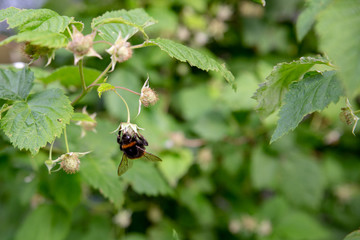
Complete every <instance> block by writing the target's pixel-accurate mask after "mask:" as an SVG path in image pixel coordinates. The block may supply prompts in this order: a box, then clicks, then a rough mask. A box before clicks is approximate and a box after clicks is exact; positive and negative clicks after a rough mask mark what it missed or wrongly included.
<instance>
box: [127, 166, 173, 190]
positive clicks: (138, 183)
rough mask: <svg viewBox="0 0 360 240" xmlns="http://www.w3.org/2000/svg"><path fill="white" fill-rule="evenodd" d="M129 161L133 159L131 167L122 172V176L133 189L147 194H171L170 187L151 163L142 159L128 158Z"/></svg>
mask: <svg viewBox="0 0 360 240" xmlns="http://www.w3.org/2000/svg"><path fill="white" fill-rule="evenodd" d="M129 161H133V167H132V168H131V169H130V170H128V171H127V172H126V173H124V175H122V178H123V179H124V180H125V181H126V182H128V183H129V184H130V185H131V186H132V187H133V189H134V191H136V192H137V193H140V194H146V195H149V196H157V195H169V194H172V189H171V188H170V187H169V185H168V184H167V183H166V181H165V180H164V178H163V177H162V176H161V174H160V172H159V171H158V170H157V169H156V168H155V166H154V164H153V163H151V162H146V161H145V160H142V159H136V160H131V159H129ZM159 164H161V162H160V163H159Z"/></svg>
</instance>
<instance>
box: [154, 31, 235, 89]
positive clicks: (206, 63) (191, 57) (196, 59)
mask: <svg viewBox="0 0 360 240" xmlns="http://www.w3.org/2000/svg"><path fill="white" fill-rule="evenodd" d="M152 44H153V45H156V46H158V47H159V48H160V49H161V50H163V51H165V52H166V53H167V54H169V56H170V57H173V58H176V59H177V60H179V61H181V62H188V63H189V64H190V65H191V66H194V67H197V68H200V69H202V70H204V71H215V72H219V73H220V74H221V75H222V76H223V77H224V78H225V79H226V81H228V82H229V83H230V84H231V85H232V87H233V88H234V89H235V88H236V86H235V84H234V79H235V78H234V76H233V75H232V73H231V72H230V71H229V70H227V69H226V67H225V65H224V64H220V63H218V62H217V61H215V60H214V59H212V58H210V57H208V56H207V55H205V54H203V53H201V52H199V51H197V50H195V49H192V48H189V47H186V46H184V45H182V44H180V43H176V42H174V41H171V40H169V39H161V38H158V39H151V40H149V45H152Z"/></svg>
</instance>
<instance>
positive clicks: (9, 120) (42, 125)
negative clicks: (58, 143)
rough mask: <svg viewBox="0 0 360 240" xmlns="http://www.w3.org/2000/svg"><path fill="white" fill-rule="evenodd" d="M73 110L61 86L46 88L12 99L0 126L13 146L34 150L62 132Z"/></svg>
mask: <svg viewBox="0 0 360 240" xmlns="http://www.w3.org/2000/svg"><path fill="white" fill-rule="evenodd" d="M72 112H73V108H72V106H71V104H70V101H69V99H68V98H67V96H65V95H64V93H63V92H62V91H61V90H60V89H49V90H45V91H42V92H38V93H35V94H30V95H29V97H28V99H27V101H18V102H15V103H14V105H13V106H12V108H11V109H9V110H8V112H7V113H6V115H5V117H4V118H3V119H2V120H1V128H2V129H3V130H4V132H5V134H6V135H7V136H8V137H9V139H10V142H11V143H12V144H13V145H14V146H15V147H18V148H19V149H27V150H30V151H31V153H32V154H35V153H37V152H38V151H39V148H41V147H44V146H45V145H46V143H47V142H52V141H54V139H55V138H56V137H58V136H60V135H61V132H62V129H63V128H64V127H65V125H66V124H68V123H69V122H70V118H71V114H72Z"/></svg>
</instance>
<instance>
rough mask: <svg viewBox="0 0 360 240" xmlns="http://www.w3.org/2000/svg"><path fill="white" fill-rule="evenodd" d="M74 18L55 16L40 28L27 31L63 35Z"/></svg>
mask: <svg viewBox="0 0 360 240" xmlns="http://www.w3.org/2000/svg"><path fill="white" fill-rule="evenodd" d="M72 20H73V19H72V18H70V17H67V16H55V17H52V18H49V19H48V20H46V21H44V22H42V23H41V24H40V25H39V26H37V27H36V28H34V29H31V30H30V29H27V31H37V32H45V31H49V32H54V33H61V32H64V31H65V29H66V27H67V26H68V25H69V24H70V23H71V22H72ZM39 34H41V33H39Z"/></svg>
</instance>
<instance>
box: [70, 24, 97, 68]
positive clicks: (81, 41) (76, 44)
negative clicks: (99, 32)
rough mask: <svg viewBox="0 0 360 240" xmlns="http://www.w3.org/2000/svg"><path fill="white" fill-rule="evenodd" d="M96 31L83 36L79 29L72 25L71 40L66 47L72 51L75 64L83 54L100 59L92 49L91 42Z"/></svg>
mask: <svg viewBox="0 0 360 240" xmlns="http://www.w3.org/2000/svg"><path fill="white" fill-rule="evenodd" d="M95 35H96V32H92V33H91V34H88V35H86V36H84V35H83V34H82V33H81V32H79V30H78V29H77V28H76V27H75V26H74V25H73V33H72V41H71V42H69V44H68V46H67V49H68V50H69V51H71V52H73V53H74V57H75V61H74V64H75V65H76V64H77V63H78V61H79V60H81V59H83V58H84V56H89V57H91V56H93V57H98V58H100V59H101V56H100V55H99V54H98V53H97V52H96V51H95V50H94V49H93V42H94V38H95Z"/></svg>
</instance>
